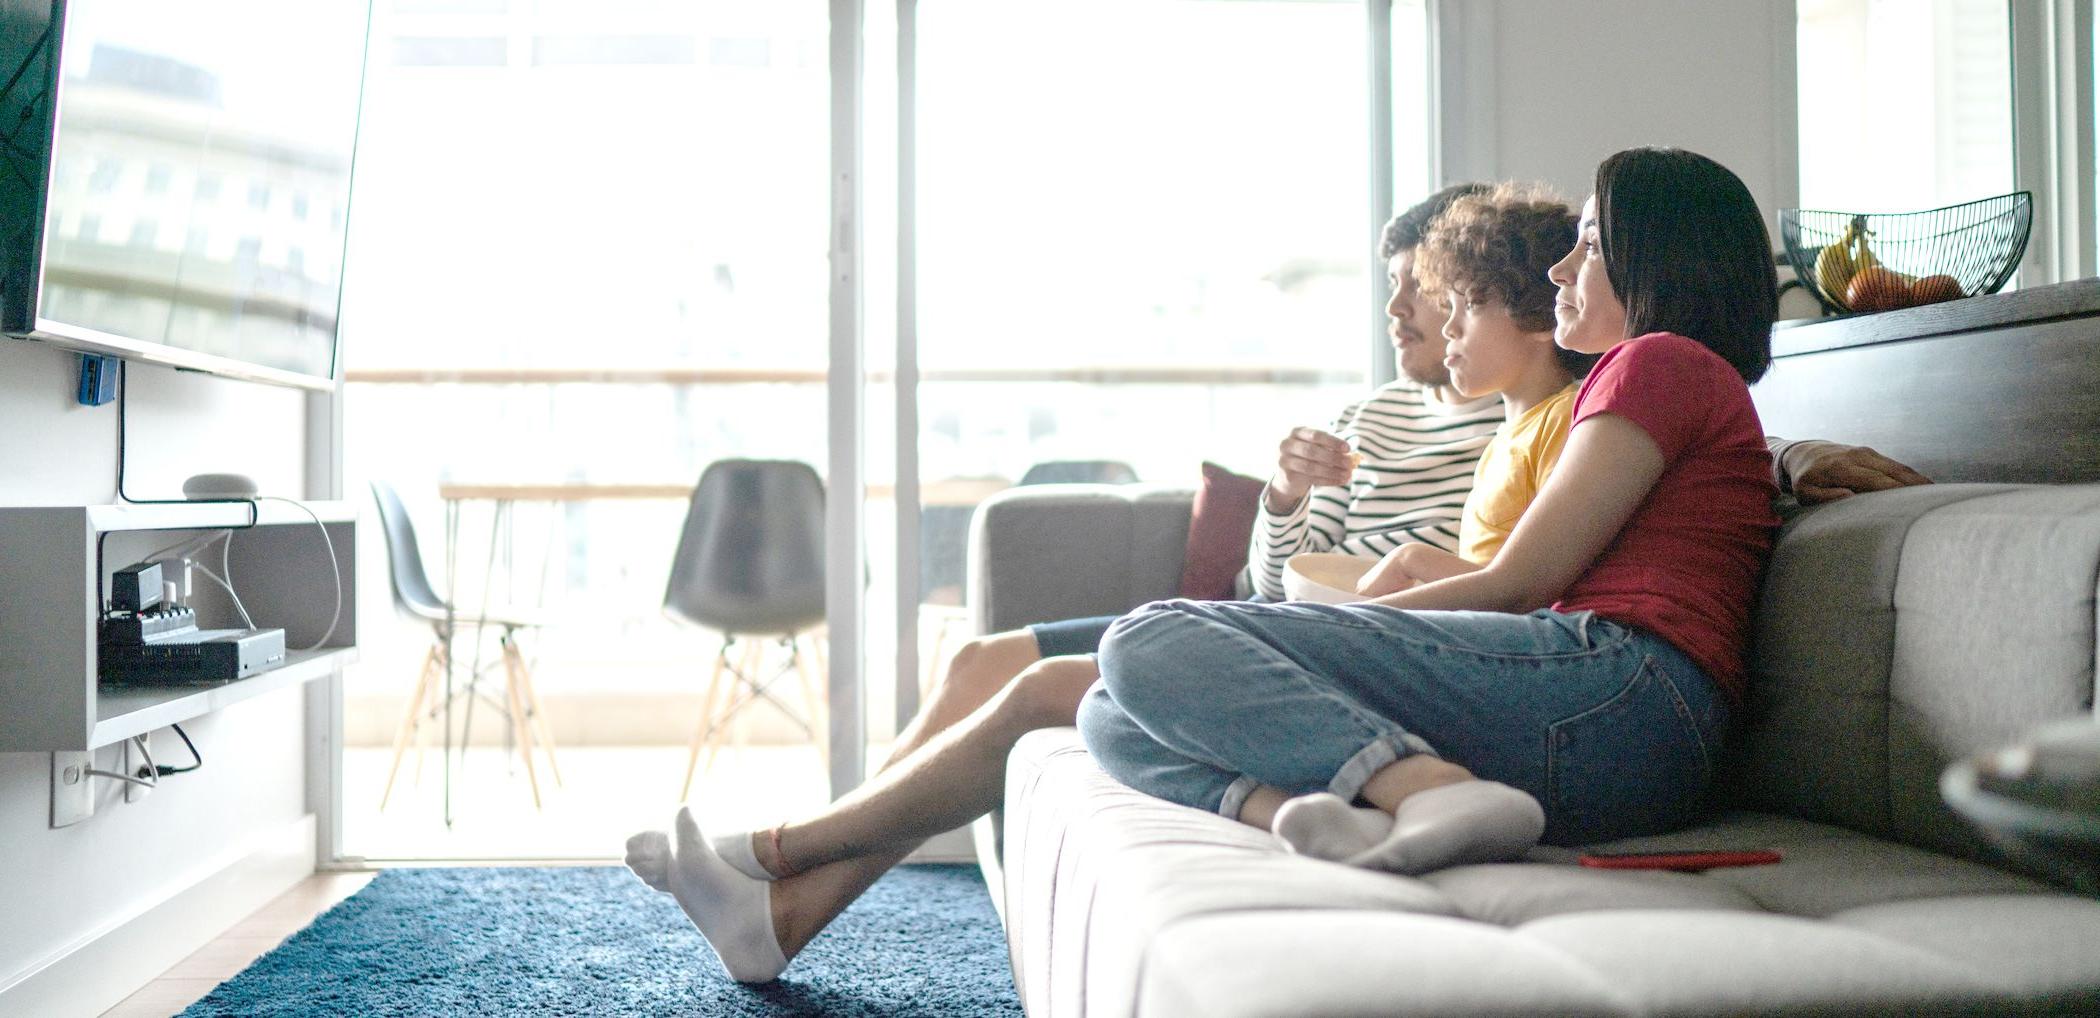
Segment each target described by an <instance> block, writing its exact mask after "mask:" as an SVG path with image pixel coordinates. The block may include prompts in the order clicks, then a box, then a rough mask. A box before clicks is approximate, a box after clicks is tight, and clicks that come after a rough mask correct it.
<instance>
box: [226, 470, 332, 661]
mask: <svg viewBox="0 0 2100 1018" xmlns="http://www.w3.org/2000/svg"><path fill="white" fill-rule="evenodd" d="M258 500H259V501H264V502H283V503H285V504H286V505H291V506H297V507H298V509H299V511H300V512H303V513H305V514H306V515H307V516H308V517H309V518H311V519H312V520H313V521H314V527H315V528H317V529H319V530H320V531H321V542H322V543H323V544H325V545H327V546H328V570H329V572H331V573H334V574H335V611H334V612H333V613H332V614H330V615H329V616H328V628H327V629H326V630H324V631H322V633H321V638H320V639H318V640H315V641H314V642H313V643H312V644H310V645H308V646H305V647H301V648H300V649H301V650H320V649H321V645H322V644H324V643H327V642H328V638H329V637H331V636H334V635H335V627H336V625H337V624H338V623H340V622H341V621H342V620H343V565H342V563H341V562H339V561H337V560H336V557H335V538H333V537H330V536H328V525H327V524H325V523H322V522H321V516H320V514H319V513H316V512H314V511H313V508H312V507H311V506H308V505H307V504H306V503H304V502H300V501H297V500H295V499H289V498H279V497H278V496H276V495H263V496H260V497H259V499H258ZM227 534H228V536H229V537H230V536H231V535H232V531H228V532H227ZM226 543H227V544H228V545H231V544H232V543H233V542H232V541H231V540H229V541H227V542H226Z"/></svg>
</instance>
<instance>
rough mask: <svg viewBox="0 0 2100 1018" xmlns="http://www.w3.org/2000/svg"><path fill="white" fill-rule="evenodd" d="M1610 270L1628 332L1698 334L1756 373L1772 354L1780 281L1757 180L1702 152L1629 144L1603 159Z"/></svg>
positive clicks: (1600, 211) (1603, 225) (1600, 176)
mask: <svg viewBox="0 0 2100 1018" xmlns="http://www.w3.org/2000/svg"><path fill="white" fill-rule="evenodd" d="M1597 234H1598V239H1599V240H1600V242H1601V243H1602V244H1603V253H1604V270H1605V274H1606V277H1607V278H1609V279H1610V280H1611V288H1612V290H1613V291H1614V292H1615V293H1616V294H1617V295H1618V297H1619V303H1621V304H1622V305H1624V306H1625V308H1626V334H1627V335H1628V336H1629V337H1631V336H1642V335H1646V334H1648V333H1651V332H1674V333H1677V334H1678V335H1680V336H1685V337H1688V338H1691V339H1695V340H1698V341H1699V342H1701V343H1704V344H1705V345H1706V346H1707V348H1709V349H1711V350H1712V351H1713V352H1715V353H1717V354H1720V355H1721V357H1722V358H1723V359H1725V360H1727V361H1728V363H1729V364H1731V365H1733V366H1734V367H1735V370H1736V371H1737V372H1738V373H1740V374H1741V375H1742V376H1743V380H1744V381H1745V382H1755V381H1757V380H1758V379H1759V378H1760V377H1762V376H1763V375H1764V373H1765V369H1766V368H1768V367H1770V366H1771V364H1772V322H1773V320H1774V319H1775V318H1777V317H1778V316H1779V284H1778V280H1777V279H1776V278H1775V277H1774V275H1773V272H1772V238H1771V235H1770V234H1769V233H1767V232H1765V219H1764V215H1763V214H1762V213H1760V212H1759V211H1758V210H1757V202H1756V200H1755V199H1753V198H1751V197H1750V189H1749V188H1747V187H1745V186H1743V181H1742V179H1741V178H1739V177H1737V176H1736V175H1735V174H1734V173H1731V172H1729V170H1728V168H1727V167H1725V166H1722V165H1721V164H1720V163H1717V162H1714V161H1713V160H1711V159H1708V158H1707V157H1705V156H1702V155H1700V154H1698V153H1696V152H1687V151H1685V150H1683V149H1675V148H1630V149H1627V150H1625V151H1623V152H1619V153H1617V154H1615V155H1613V156H1611V157H1610V158H1608V159H1606V160H1604V162H1602V163H1599V164H1598V165H1597Z"/></svg>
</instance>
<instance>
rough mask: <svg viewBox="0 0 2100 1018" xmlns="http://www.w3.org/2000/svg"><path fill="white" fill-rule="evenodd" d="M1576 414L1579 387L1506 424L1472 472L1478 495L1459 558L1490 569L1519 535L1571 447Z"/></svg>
mask: <svg viewBox="0 0 2100 1018" xmlns="http://www.w3.org/2000/svg"><path fill="white" fill-rule="evenodd" d="M1574 413H1575V383H1573V382H1570V383H1568V387H1567V388H1565V389H1562V390H1561V391H1559V392H1556V393H1554V394H1553V395H1551V396H1548V397H1546V398H1545V399H1543V400H1540V401H1539V402H1538V404H1537V405H1535V406H1533V407H1532V408H1531V409H1529V410H1526V411H1524V412H1523V413H1522V414H1520V415H1518V417H1517V419H1516V420H1513V421H1503V422H1502V426H1501V427H1499V428H1497V429H1495V437H1494V438H1491V439H1489V440H1488V446H1487V450H1486V451H1485V452H1483V453H1481V454H1480V465H1479V466H1477V467H1475V468H1473V490H1472V492H1471V493H1470V494H1468V495H1467V496H1466V508H1465V511H1464V512H1463V513H1462V514H1461V515H1460V516H1459V520H1458V554H1459V556H1460V557H1462V558H1464V559H1466V560H1467V561H1469V562H1472V563H1473V564H1474V565H1482V566H1484V565H1487V564H1488V563H1489V562H1490V561H1492V560H1493V559H1494V557H1495V553H1496V552H1498V551H1501V550H1502V542H1504V541H1507V540H1509V533H1510V531H1512V530H1515V529H1517V519H1518V518H1519V517H1521V516H1523V515H1524V510H1526V509H1529V508H1531V500H1532V499H1535V498H1537V497H1539V489H1540V488H1543V487H1545V486H1546V475H1547V474H1550V473H1552V472H1553V465H1554V464H1555V463H1558V462H1560V452H1561V450H1562V449H1563V448H1566V446H1567V444H1568V428H1569V427H1570V425H1569V419H1570V418H1571V417H1572V416H1573V415H1574Z"/></svg>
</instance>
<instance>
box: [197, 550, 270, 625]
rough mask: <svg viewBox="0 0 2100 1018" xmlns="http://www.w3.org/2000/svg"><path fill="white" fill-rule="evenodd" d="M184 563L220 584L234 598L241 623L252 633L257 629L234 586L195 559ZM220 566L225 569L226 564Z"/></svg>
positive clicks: (234, 604) (227, 594) (228, 595)
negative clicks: (234, 590)
mask: <svg viewBox="0 0 2100 1018" xmlns="http://www.w3.org/2000/svg"><path fill="white" fill-rule="evenodd" d="M184 561H187V562H189V564H190V568H192V569H195V570H196V571H198V572H200V573H203V574H204V575H205V576H206V577H207V578H209V579H210V580H211V581H212V582H213V583H216V584H218V585H219V586H220V588H222V589H224V590H225V591H226V596H227V597H230V598H233V610H234V611H237V612H240V613H241V622H242V623H244V624H245V625H247V627H248V628H249V629H250V630H251V631H252V630H253V629H255V620H254V619H251V618H249V617H248V609H247V608H246V607H244V606H243V605H242V604H241V595H239V594H236V593H234V592H233V584H231V583H228V582H226V580H225V579H224V578H223V577H221V576H220V575H219V574H218V573H215V572H212V571H211V569H210V568H208V567H206V566H205V564H204V563H202V562H198V561H196V560H194V559H185V560H184ZM220 565H221V567H222V568H223V567H224V565H225V564H224V563H223V562H222V563H220Z"/></svg>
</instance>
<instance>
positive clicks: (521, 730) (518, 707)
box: [503, 641, 540, 809]
mask: <svg viewBox="0 0 2100 1018" xmlns="http://www.w3.org/2000/svg"><path fill="white" fill-rule="evenodd" d="M506 642H507V641H506ZM503 678H504V681H503V695H504V698H505V699H506V700H507V701H509V703H510V726H511V731H512V732H513V733H514V734H515V735H516V736H517V740H518V755H519V756H521V757H524V758H525V780H526V781H527V782H529V783H530V784H531V785H532V808H533V809H539V808H540V777H539V774H538V773H537V772H536V771H535V770H534V769H533V766H532V728H531V726H530V725H528V724H527V723H526V720H525V698H524V697H523V696H521V695H519V694H520V691H519V689H518V672H517V669H516V667H515V666H514V665H513V664H512V663H511V655H509V654H505V655H504V656H503Z"/></svg>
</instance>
